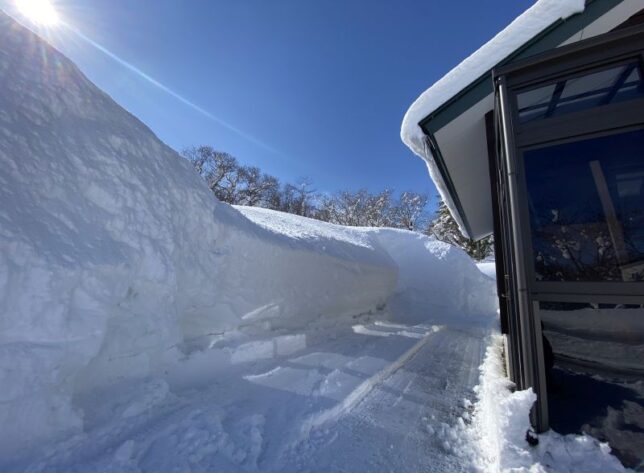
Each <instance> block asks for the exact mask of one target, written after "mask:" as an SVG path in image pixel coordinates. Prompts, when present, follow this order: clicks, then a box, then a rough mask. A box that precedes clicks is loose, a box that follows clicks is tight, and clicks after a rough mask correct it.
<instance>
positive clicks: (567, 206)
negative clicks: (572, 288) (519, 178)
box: [523, 130, 644, 282]
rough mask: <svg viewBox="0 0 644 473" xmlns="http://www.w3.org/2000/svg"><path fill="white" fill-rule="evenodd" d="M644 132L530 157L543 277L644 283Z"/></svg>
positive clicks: (535, 239) (539, 276)
mask: <svg viewBox="0 0 644 473" xmlns="http://www.w3.org/2000/svg"><path fill="white" fill-rule="evenodd" d="M643 150H644V130H637V131H631V132H626V133H619V134H615V135H610V136H604V137H600V138H592V139H587V140H582V141H576V142H572V143H565V144H559V145H554V146H548V147H543V148H539V149H533V150H529V151H526V152H524V155H523V156H524V163H525V172H526V181H527V189H528V205H529V211H530V225H531V230H532V245H533V251H534V255H535V261H534V264H535V271H536V277H537V279H538V280H541V281H626V282H631V281H643V280H644V157H643V156H642V153H643Z"/></svg>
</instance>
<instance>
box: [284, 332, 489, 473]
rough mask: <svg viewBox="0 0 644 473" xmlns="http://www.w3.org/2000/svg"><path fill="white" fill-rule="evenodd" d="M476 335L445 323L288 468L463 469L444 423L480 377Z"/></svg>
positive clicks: (314, 438) (315, 437)
mask: <svg viewBox="0 0 644 473" xmlns="http://www.w3.org/2000/svg"><path fill="white" fill-rule="evenodd" d="M484 345H485V344H484V343H483V340H482V339H481V337H480V336H478V335H472V334H468V333H465V332H462V331H458V330H454V329H449V328H443V329H441V330H438V331H437V332H435V333H433V334H431V335H430V336H429V337H428V338H427V339H426V342H425V343H424V344H423V345H422V346H421V347H420V349H419V350H418V351H417V352H416V353H415V354H414V355H413V356H412V357H411V358H410V359H409V360H408V361H407V362H406V363H405V364H404V365H403V366H402V367H401V368H400V369H399V370H397V371H396V372H394V373H392V375H391V376H389V377H388V378H386V379H385V380H383V382H382V383H380V384H378V385H377V386H375V387H374V388H373V389H372V390H371V392H369V394H367V395H366V396H365V397H364V399H363V400H362V402H360V403H359V404H358V405H357V406H356V407H355V408H354V409H352V410H350V411H348V412H346V413H345V415H344V416H343V417H342V418H340V419H339V420H338V422H337V423H335V424H333V425H332V426H329V427H328V428H327V429H320V430H319V431H318V432H315V433H314V435H312V436H311V438H310V439H309V441H308V442H305V443H304V444H303V447H302V448H301V449H300V451H299V452H298V455H294V456H293V457H292V458H291V460H294V462H293V463H294V464H293V463H291V464H289V465H288V466H289V468H287V471H320V472H326V471H396V472H405V471H409V472H419V471H423V472H445V471H460V470H461V469H462V468H463V467H464V466H465V465H463V459H462V458H460V457H458V456H456V455H454V452H453V451H452V445H451V444H450V432H451V430H450V429H449V428H448V426H450V425H453V424H454V423H455V422H458V418H459V416H460V415H461V414H462V413H463V411H464V410H465V408H464V403H463V402H462V400H463V399H471V397H472V388H473V386H474V385H475V384H476V383H477V380H478V367H479V364H480V362H481V360H482V354H483V350H484Z"/></svg>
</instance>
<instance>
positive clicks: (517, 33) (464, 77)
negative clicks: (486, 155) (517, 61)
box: [400, 0, 585, 234]
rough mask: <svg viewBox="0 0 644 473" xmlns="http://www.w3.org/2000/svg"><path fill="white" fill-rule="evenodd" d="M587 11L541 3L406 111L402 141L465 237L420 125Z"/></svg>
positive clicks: (558, 2)
mask: <svg viewBox="0 0 644 473" xmlns="http://www.w3.org/2000/svg"><path fill="white" fill-rule="evenodd" d="M584 8H585V0H539V1H538V2H537V3H535V4H534V5H533V6H532V7H531V8H529V9H528V10H526V11H525V12H524V13H523V14H522V15H521V16H519V17H518V18H516V19H515V20H514V21H513V22H512V23H510V25H509V26H508V27H506V28H505V29H504V30H503V31H501V32H500V33H499V34H497V35H496V36H495V37H494V38H492V39H491V40H490V41H488V42H487V43H486V44H484V45H483V46H482V47H480V48H479V49H478V50H477V51H476V52H475V53H474V54H472V55H471V56H469V57H468V58H466V59H465V60H464V61H463V62H461V63H460V64H459V65H458V66H456V67H455V68H454V69H452V70H451V71H450V72H449V73H447V74H446V75H445V76H444V77H443V78H442V79H440V80H439V81H438V82H436V83H435V84H434V85H432V86H431V87H430V88H429V89H427V90H426V91H425V92H423V93H422V94H421V96H420V97H418V99H416V101H415V102H414V103H413V104H412V105H411V107H409V110H407V113H406V114H405V118H404V119H403V123H402V127H401V130H400V137H401V138H402V140H403V142H404V143H405V144H406V145H407V146H408V147H409V148H410V149H411V150H412V151H413V152H414V153H416V154H417V155H418V156H420V157H421V158H423V159H424V160H426V161H427V165H428V167H429V172H430V175H431V178H432V180H433V181H434V183H435V184H436V187H437V188H438V191H439V192H440V194H441V197H442V198H443V200H444V201H445V202H446V204H447V205H448V207H449V209H450V212H451V213H452V215H453V216H454V218H455V219H456V220H457V222H458V224H459V226H460V228H461V231H463V233H464V234H467V232H466V231H465V227H464V225H463V222H462V221H461V218H460V216H459V214H458V212H457V211H456V207H455V205H454V203H453V201H452V199H451V197H450V196H449V193H448V192H447V188H446V186H445V183H444V182H443V180H442V177H441V175H440V173H439V172H438V169H437V168H436V164H435V162H434V160H433V156H432V155H431V152H430V151H429V150H428V149H427V150H426V149H425V148H426V146H425V134H424V133H423V131H422V129H421V128H420V126H419V125H418V123H419V122H420V121H421V120H422V119H423V118H425V117H426V116H428V115H429V114H430V113H432V112H434V111H436V110H437V109H438V108H439V107H440V106H441V105H443V104H444V103H446V102H447V101H448V100H449V99H451V98H452V97H454V96H455V95H456V94H458V93H459V92H461V91H462V90H463V89H465V88H466V87H467V86H468V85H470V84H472V83H473V82H474V81H476V80H477V79H478V78H479V77H481V76H482V75H483V74H485V73H487V72H488V71H489V70H491V69H492V68H493V67H494V66H496V65H497V64H498V63H499V62H501V61H502V60H503V59H505V58H506V57H508V56H509V55H510V54H512V53H513V52H514V51H516V50H517V49H518V48H520V47H521V46H523V45H524V44H525V43H527V42H528V41H530V40H531V39H532V38H534V37H535V36H536V35H538V34H539V33H541V32H542V31H544V30H545V29H546V28H548V27H549V26H551V25H552V24H553V23H555V22H556V21H557V20H559V19H563V20H565V19H566V18H569V17H570V16H572V15H574V14H576V13H581V12H583V11H584Z"/></svg>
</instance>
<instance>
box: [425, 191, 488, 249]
mask: <svg viewBox="0 0 644 473" xmlns="http://www.w3.org/2000/svg"><path fill="white" fill-rule="evenodd" d="M426 233H427V234H428V235H433V236H435V237H436V239H437V240H440V241H444V242H446V243H450V244H452V245H454V246H458V247H460V248H463V249H464V250H465V252H466V253H467V254H468V255H470V256H471V257H472V258H473V259H475V260H477V261H480V260H482V259H485V258H486V257H488V256H491V255H493V254H494V237H493V236H489V237H486V238H483V239H481V240H478V241H474V240H471V239H470V238H466V237H464V236H463V234H462V233H461V231H460V230H459V229H458V224H457V223H456V220H454V217H452V214H451V213H450V211H449V209H448V208H447V205H445V202H443V201H441V203H440V204H439V206H438V210H437V211H436V217H435V218H434V220H433V221H432V222H431V223H430V224H429V227H428V228H427V231H426Z"/></svg>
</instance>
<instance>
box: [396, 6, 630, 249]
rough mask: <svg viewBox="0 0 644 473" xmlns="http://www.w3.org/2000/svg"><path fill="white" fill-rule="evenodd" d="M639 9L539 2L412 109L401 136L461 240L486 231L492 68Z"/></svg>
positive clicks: (599, 29)
mask: <svg viewBox="0 0 644 473" xmlns="http://www.w3.org/2000/svg"><path fill="white" fill-rule="evenodd" d="M641 9H642V3H641V0H588V1H584V0H539V1H538V2H537V3H535V5H534V6H532V7H531V8H530V9H528V10H527V11H526V12H524V13H523V14H522V15H521V16H519V17H518V18H517V19H515V20H514V21H513V22H512V23H511V24H510V25H509V26H508V27H507V28H505V29H504V30H503V31H501V32H500V33H499V34H497V35H496V36H495V37H494V38H492V39H491V40H490V41H489V42H488V43H486V44H485V45H484V46H482V47H481V48H480V49H479V50H477V51H476V52H475V53H474V54H472V55H471V56H469V57H468V58H467V59H465V60H464V61H463V62H462V63H461V64H459V65H458V66H456V67H455V68H454V69H453V70H452V71H450V72H449V73H448V74H447V75H445V76H444V77H443V78H442V79H440V80H439V81H438V82H436V83H435V84H434V85H432V86H431V87H430V88H429V89H427V90H426V91H425V92H423V94H421V96H420V97H418V99H417V100H416V101H415V102H414V103H413V104H412V106H411V107H410V108H409V110H408V111H407V113H406V114H405V118H404V119H403V124H402V129H401V138H402V140H403V142H404V143H405V144H406V145H407V146H408V147H409V148H411V150H412V151H413V152H414V153H415V154H417V155H418V156H420V157H421V158H422V159H424V160H425V162H426V163H427V167H428V169H429V173H430V176H431V178H432V180H433V181H434V183H435V185H436V187H437V189H438V191H439V193H440V195H441V197H442V198H443V200H444V201H445V203H446V204H447V206H448V208H449V209H450V212H451V213H452V215H453V216H454V218H455V220H456V221H457V223H458V225H459V228H460V229H461V232H462V233H463V234H464V235H466V236H468V237H470V238H473V239H475V240H477V239H480V238H483V237H485V236H487V235H490V234H491V233H492V231H493V223H492V202H491V193H490V179H489V164H488V153H487V134H486V125H485V115H486V114H487V113H488V112H489V111H491V110H492V109H493V107H494V100H493V94H494V89H493V83H492V74H491V71H492V69H494V68H495V67H498V66H500V65H504V64H508V63H511V62H513V61H516V60H519V59H524V58H526V57H530V56H534V55H535V54H539V53H542V52H544V51H548V50H551V49H553V48H556V47H558V46H562V45H564V44H569V43H573V42H576V41H579V40H580V39H583V38H588V37H591V36H596V35H599V34H602V33H605V32H607V31H610V30H612V29H614V28H615V27H616V26H618V25H619V24H621V23H622V22H624V21H625V20H626V19H628V18H629V17H631V16H632V15H634V14H635V13H637V12H638V11H639V10H641Z"/></svg>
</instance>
